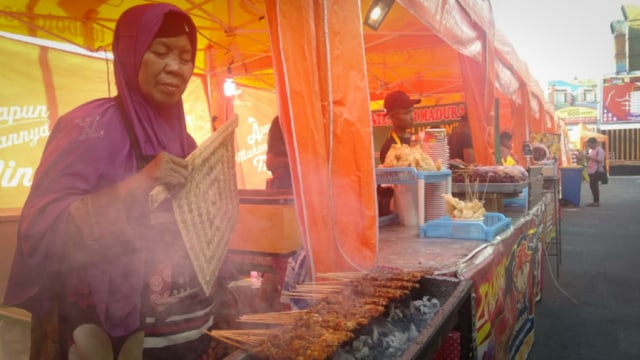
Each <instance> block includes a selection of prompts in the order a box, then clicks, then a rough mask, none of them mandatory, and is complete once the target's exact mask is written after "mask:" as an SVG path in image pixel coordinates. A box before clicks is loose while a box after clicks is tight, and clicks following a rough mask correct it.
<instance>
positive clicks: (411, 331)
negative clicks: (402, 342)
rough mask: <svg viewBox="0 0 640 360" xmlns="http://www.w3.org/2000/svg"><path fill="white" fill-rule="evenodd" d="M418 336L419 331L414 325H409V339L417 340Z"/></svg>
mask: <svg viewBox="0 0 640 360" xmlns="http://www.w3.org/2000/svg"><path fill="white" fill-rule="evenodd" d="M417 336H418V329H416V326H415V325H414V324H413V323H412V324H411V325H409V338H410V339H415V338H416V337H417Z"/></svg>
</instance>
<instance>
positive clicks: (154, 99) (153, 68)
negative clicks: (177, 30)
mask: <svg viewBox="0 0 640 360" xmlns="http://www.w3.org/2000/svg"><path fill="white" fill-rule="evenodd" d="M192 74H193V59H192V58H191V43H190V42H189V39H188V38H187V35H180V36H176V37H167V38H156V39H154V40H153V42H151V45H149V48H148V49H147V51H146V52H145V53H144V55H143V56H142V62H141V64H140V71H139V72H138V84H139V86H140V91H141V92H142V95H144V97H145V98H146V99H147V100H148V101H149V102H151V103H153V104H155V105H171V104H175V103H176V102H178V101H179V100H180V98H181V97H182V93H183V92H184V90H185V89H186V87H187V83H188V82H189V79H190V78H191V75H192Z"/></svg>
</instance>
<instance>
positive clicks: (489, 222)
mask: <svg viewBox="0 0 640 360" xmlns="http://www.w3.org/2000/svg"><path fill="white" fill-rule="evenodd" d="M510 227H511V219H510V218H508V217H505V216H504V215H503V214H500V213H486V214H485V216H484V220H483V221H482V222H480V221H464V220H463V221H458V220H453V219H451V217H449V216H443V217H441V218H439V219H436V220H431V221H429V222H427V223H426V224H423V225H421V226H420V237H423V238H448V239H462V240H484V241H492V240H493V239H494V238H495V237H496V235H498V234H500V233H501V232H503V231H505V230H507V229H509V228H510Z"/></svg>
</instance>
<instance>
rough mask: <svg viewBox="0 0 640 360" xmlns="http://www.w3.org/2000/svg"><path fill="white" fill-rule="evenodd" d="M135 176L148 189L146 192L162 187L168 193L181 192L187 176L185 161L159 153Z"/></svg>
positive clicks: (187, 170)
mask: <svg viewBox="0 0 640 360" xmlns="http://www.w3.org/2000/svg"><path fill="white" fill-rule="evenodd" d="M136 176H139V177H141V178H142V180H143V181H144V183H145V185H146V186H147V187H148V190H147V191H151V190H152V189H153V188H155V187H156V186H159V185H164V186H165V187H166V188H167V190H169V193H175V192H176V191H179V190H182V188H184V185H185V183H186V181H187V177H188V176H189V166H188V164H187V160H185V159H182V158H179V157H177V156H174V155H171V154H169V153H166V152H161V153H159V154H158V155H157V156H156V157H155V158H154V159H153V160H151V162H150V163H149V164H147V166H145V167H144V169H142V170H141V171H140V172H139V173H138V174H137V175H136Z"/></svg>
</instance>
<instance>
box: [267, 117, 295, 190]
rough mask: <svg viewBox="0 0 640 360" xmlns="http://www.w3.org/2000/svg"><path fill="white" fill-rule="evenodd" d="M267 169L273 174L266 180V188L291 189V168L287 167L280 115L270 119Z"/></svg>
mask: <svg viewBox="0 0 640 360" xmlns="http://www.w3.org/2000/svg"><path fill="white" fill-rule="evenodd" d="M267 170H269V171H270V172H271V175H272V176H273V177H272V178H271V179H269V180H268V181H267V188H268V189H291V170H290V169H289V157H288V155H287V147H286V145H285V143H284V136H283V135H282V128H281V127H280V117H279V116H276V117H274V118H273V120H272V121H271V127H269V134H268V135H267Z"/></svg>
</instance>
